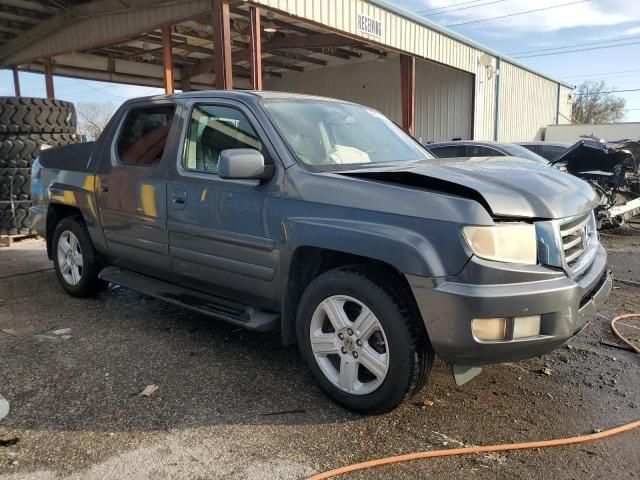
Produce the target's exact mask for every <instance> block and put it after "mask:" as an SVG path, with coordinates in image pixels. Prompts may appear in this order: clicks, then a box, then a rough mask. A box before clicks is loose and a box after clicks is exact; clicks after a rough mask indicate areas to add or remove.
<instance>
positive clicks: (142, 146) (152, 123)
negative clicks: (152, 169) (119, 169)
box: [116, 105, 176, 166]
mask: <svg viewBox="0 0 640 480" xmlns="http://www.w3.org/2000/svg"><path fill="white" fill-rule="evenodd" d="M175 110H176V108H175V106H173V105H165V106H153V107H144V108H135V109H133V110H130V111H129V112H128V113H127V117H126V118H125V120H124V123H123V124H122V127H121V129H120V133H119V135H118V140H117V142H116V152H117V154H118V160H119V161H120V163H122V164H124V165H138V166H149V165H154V164H156V163H158V162H159V161H160V159H161V158H162V154H163V153H164V148H165V146H166V144H167V138H168V136H169V129H170V128H171V121H172V120H173V115H174V113H175Z"/></svg>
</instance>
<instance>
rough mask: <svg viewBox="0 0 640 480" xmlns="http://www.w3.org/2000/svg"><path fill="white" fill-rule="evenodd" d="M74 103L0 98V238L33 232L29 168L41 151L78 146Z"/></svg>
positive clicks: (78, 137)
mask: <svg viewBox="0 0 640 480" xmlns="http://www.w3.org/2000/svg"><path fill="white" fill-rule="evenodd" d="M77 130H78V120H77V117H76V109H75V107H74V106H73V103H69V102H62V101H60V100H48V99H43V98H28V97H0V235H18V234H29V233H33V230H32V219H31V217H30V215H29V207H30V205H31V202H30V199H31V166H32V165H33V161H34V160H35V159H36V157H37V156H38V155H39V154H40V151H41V150H42V149H44V148H49V147H52V148H53V147H60V146H62V145H67V144H70V143H79V142H80V141H81V139H80V136H79V135H77Z"/></svg>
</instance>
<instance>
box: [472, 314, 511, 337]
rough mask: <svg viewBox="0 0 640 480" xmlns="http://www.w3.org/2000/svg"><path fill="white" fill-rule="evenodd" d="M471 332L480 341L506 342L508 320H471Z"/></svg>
mask: <svg viewBox="0 0 640 480" xmlns="http://www.w3.org/2000/svg"><path fill="white" fill-rule="evenodd" d="M471 331H472V332H473V336H474V337H476V338H477V339H478V340H486V341H492V340H504V339H505V338H506V337H507V319H506V318H504V317H498V318H474V319H473V320H471Z"/></svg>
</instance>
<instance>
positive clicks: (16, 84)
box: [12, 67, 20, 97]
mask: <svg viewBox="0 0 640 480" xmlns="http://www.w3.org/2000/svg"><path fill="white" fill-rule="evenodd" d="M12 70H13V89H14V91H15V92H16V97H19V96H20V74H19V73H18V69H17V68H16V67H13V69H12Z"/></svg>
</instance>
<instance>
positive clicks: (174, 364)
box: [0, 228, 640, 480]
mask: <svg viewBox="0 0 640 480" xmlns="http://www.w3.org/2000/svg"><path fill="white" fill-rule="evenodd" d="M602 238H603V241H604V243H605V245H606V246H607V247H608V249H609V251H610V255H611V264H612V266H613V268H614V272H615V275H616V277H617V278H620V279H627V280H632V281H640V231H634V230H630V229H627V228H625V229H621V230H619V231H617V232H614V233H605V234H603V235H602ZM628 312H640V287H637V286H632V285H629V284H624V283H620V282H617V283H616V285H615V289H614V291H613V293H612V295H611V297H610V299H609V301H608V303H607V305H606V306H605V308H604V309H603V310H602V311H601V316H597V317H594V318H593V320H592V321H591V323H590V325H589V326H588V327H587V328H586V329H585V330H584V331H583V332H582V333H581V334H580V335H579V336H578V337H576V338H574V339H573V340H571V341H570V342H569V344H568V345H567V346H565V347H562V348H560V349H558V350H556V351H555V352H553V353H551V354H548V355H546V356H544V357H542V358H537V359H533V360H529V361H526V362H520V363H517V364H504V365H496V366H492V367H488V368H486V369H485V371H484V372H483V373H482V374H481V375H480V376H479V377H477V378H476V379H474V380H473V381H472V382H471V383H469V384H467V385H465V386H463V387H457V386H455V384H454V383H453V379H452V377H451V375H450V373H449V370H448V368H447V367H446V366H445V365H444V364H442V363H441V362H437V363H436V365H435V367H434V370H433V372H432V375H431V379H430V381H429V384H428V385H427V387H426V388H425V389H424V390H423V391H422V392H421V393H420V394H419V396H418V397H416V398H414V399H413V400H412V401H409V402H406V403H405V404H403V405H402V406H401V407H399V408H398V409H396V410H395V411H393V412H392V413H389V414H387V415H382V416H372V417H366V416H361V415H356V414H352V413H350V412H348V411H346V410H344V409H343V408H341V407H338V406H336V405H335V404H333V403H332V402H331V401H329V400H328V399H327V398H326V397H325V396H324V395H323V394H322V393H321V392H320V390H319V389H318V388H317V387H316V385H315V384H314V382H313V381H312V379H311V377H310V375H309V374H308V373H307V371H306V369H305V367H304V366H303V365H302V362H301V359H300V356H299V355H298V353H297V350H296V349H295V348H288V349H283V348H282V347H281V346H280V343H279V337H278V334H276V333H269V334H259V333H248V332H245V331H243V330H239V329H236V328H235V327H231V326H228V325H225V324H223V323H219V322H216V321H212V320H210V319H208V318H206V317H203V316H201V315H197V314H193V313H191V312H189V311H185V310H182V309H179V308H176V307H173V306H171V305H167V304H165V303H162V302H160V301H157V300H149V299H146V298H143V297H142V296H140V295H139V294H137V293H135V292H132V291H129V290H126V289H123V288H110V289H109V290H107V291H106V292H104V293H102V294H101V295H100V296H99V297H97V298H95V299H92V300H79V299H74V298H71V297H69V296H67V295H66V294H65V293H64V292H63V291H62V289H61V287H60V286H59V285H58V283H57V280H56V277H55V274H54V272H53V271H52V270H51V264H50V263H49V261H48V260H47V259H46V254H45V250H44V245H43V243H42V242H41V241H25V242H22V243H20V244H17V245H15V246H14V247H11V248H9V249H0V395H2V396H4V397H5V398H6V399H7V400H8V401H9V402H10V405H11V411H10V413H9V415H8V416H7V417H6V418H5V419H4V420H1V421H0V479H1V480H10V479H11V480H13V479H37V480H49V479H54V478H55V479H58V478H63V479H100V480H106V479H112V478H118V479H147V478H148V479H169V478H180V479H221V478H234V479H235V478H238V479H269V478H273V479H289V478H291V479H294V478H301V477H304V476H306V475H308V474H311V473H314V472H318V471H323V470H325V469H328V468H333V467H337V466H340V465H345V464H350V463H353V462H357V461H363V460H367V459H372V458H377V457H382V456H389V455H395V454H400V453H408V452H413V451H420V450H432V449H440V448H451V447H457V446H460V445H485V444H493V443H508V442H519V441H528V440H539V439H549V438H556V437H564V436H572V435H578V434H584V433H591V432H593V431H594V430H596V429H606V428H609V427H613V426H617V425H620V424H623V423H626V422H629V421H632V420H637V419H639V418H640V357H639V356H637V355H635V356H634V354H633V353H631V352H629V351H626V350H622V349H620V348H616V347H615V346H613V345H620V342H618V341H617V339H616V338H615V337H614V336H613V335H612V334H611V332H610V329H609V324H608V319H610V318H612V317H613V316H614V315H616V314H621V313H628ZM639 325H640V322H637V323H636V326H639ZM621 328H622V329H625V331H626V332H627V333H629V334H631V333H632V332H637V329H633V328H631V327H626V326H622V327H621ZM636 338H638V337H637V336H636ZM603 341H604V342H606V343H608V344H607V345H605V344H603V343H602V342H603ZM609 344H610V345H609ZM545 372H546V373H545ZM151 384H156V385H158V387H159V388H158V390H157V392H156V393H155V394H154V395H153V396H151V397H148V398H147V397H142V396H139V395H137V394H138V393H139V392H140V391H141V390H142V389H143V388H145V387H146V386H147V385H151ZM12 439H17V440H14V441H15V442H16V443H14V444H12V443H13V442H12ZM3 445H4V446H3ZM639 476H640V431H638V430H636V431H634V432H631V433H627V434H624V435H620V436H617V437H613V438H609V439H606V440H603V441H599V442H596V443H589V444H584V445H580V446H572V447H564V448H554V449H546V450H532V451H523V452H518V453H504V454H499V455H475V456H469V457H452V458H446V459H434V460H422V461H417V462H411V463H406V464H400V465H395V466H390V467H383V468H380V469H377V470H372V471H368V472H363V473H359V474H355V475H352V476H351V477H348V478H362V479H365V478H366V479H369V478H393V479H413V478H442V479H474V480H477V479H485V478H492V479H493V478H505V479H540V478H553V479H581V480H584V479H591V478H593V479H595V478H598V479H603V478H606V479H626V478H638V477H639Z"/></svg>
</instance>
